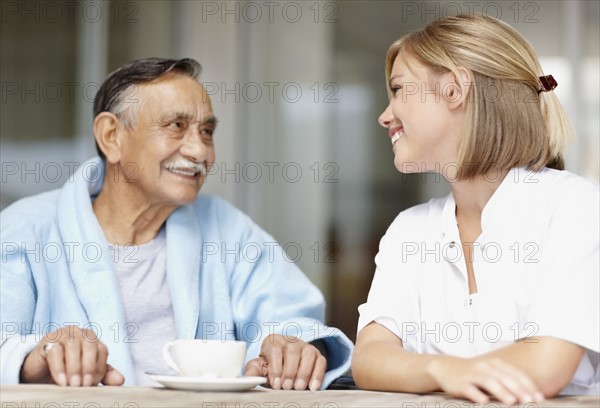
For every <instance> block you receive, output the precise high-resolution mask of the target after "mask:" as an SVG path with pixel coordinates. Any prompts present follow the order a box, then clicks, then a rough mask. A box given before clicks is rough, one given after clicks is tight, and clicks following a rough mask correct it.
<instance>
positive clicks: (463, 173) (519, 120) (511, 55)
mask: <svg viewBox="0 0 600 408" xmlns="http://www.w3.org/2000/svg"><path fill="white" fill-rule="evenodd" d="M398 55H402V56H405V57H413V58H415V59H416V60H418V61H419V62H420V63H422V64H423V65H425V66H426V67H428V68H429V69H430V70H431V71H432V72H433V73H434V74H442V73H447V72H453V73H454V74H455V75H456V78H460V76H459V74H458V69H457V68H458V67H464V68H466V69H467V70H468V71H469V72H470V73H471V75H472V77H473V78H472V82H473V83H472V84H471V86H470V89H469V91H468V94H467V95H466V96H467V99H466V100H467V111H466V121H465V127H464V132H465V136H464V138H463V140H462V142H461V144H460V146H459V151H458V163H457V164H458V166H459V168H460V170H459V174H458V179H466V178H471V177H474V176H478V175H483V174H486V173H488V172H490V171H494V170H497V169H507V168H513V167H527V168H529V169H531V170H534V171H537V170H540V169H541V168H543V167H550V168H555V169H559V170H563V169H564V159H563V153H564V150H565V147H566V144H567V141H568V140H569V138H570V137H571V136H572V134H573V128H572V127H571V124H570V123H569V119H568V118H567V115H566V113H565V111H564V109H563V107H562V106H561V104H560V102H559V101H558V98H557V97H556V95H555V93H554V92H540V89H541V88H542V86H541V84H540V79H539V77H540V76H543V75H544V73H543V72H542V68H541V66H540V63H539V60H538V58H537V56H536V54H535V52H534V50H533V48H532V47H531V45H530V44H529V43H528V42H527V40H525V39H524V38H523V37H522V36H521V35H520V34H519V33H518V32H517V31H515V30H514V29H513V28H512V27H510V26H509V25H508V24H506V23H504V22H502V21H500V20H497V19H494V18H491V17H487V16H484V15H480V14H468V15H465V14H463V15H458V16H455V17H443V18H440V19H438V20H436V21H434V22H433V23H431V24H430V25H428V26H427V27H425V28H424V29H423V30H420V31H417V32H414V33H411V34H408V35H406V36H404V37H402V38H401V39H399V40H398V41H396V42H394V43H393V44H392V45H391V47H390V48H389V50H388V53H387V60H386V68H385V72H386V83H389V78H390V75H391V71H392V66H393V64H394V61H395V60H396V57H397V56H398Z"/></svg>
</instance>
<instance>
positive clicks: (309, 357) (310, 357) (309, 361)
mask: <svg viewBox="0 0 600 408" xmlns="http://www.w3.org/2000/svg"><path fill="white" fill-rule="evenodd" d="M320 355H321V353H319V350H317V349H316V347H314V346H311V345H310V344H305V346H304V347H303V348H302V351H301V354H300V364H299V365H298V372H297V373H296V381H295V382H294V389H295V390H298V391H300V390H305V389H306V386H307V385H308V383H309V381H310V378H311V375H312V372H313V369H314V368H315V363H316V362H317V357H319V356H320Z"/></svg>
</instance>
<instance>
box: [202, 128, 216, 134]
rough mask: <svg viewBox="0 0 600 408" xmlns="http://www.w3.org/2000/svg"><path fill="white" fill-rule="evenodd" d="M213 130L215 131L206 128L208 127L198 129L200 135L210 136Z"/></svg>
mask: <svg viewBox="0 0 600 408" xmlns="http://www.w3.org/2000/svg"><path fill="white" fill-rule="evenodd" d="M214 132H215V130H214V129H208V128H206V129H200V134H201V135H207V136H212V135H213V133H214Z"/></svg>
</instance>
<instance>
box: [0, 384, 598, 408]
mask: <svg viewBox="0 0 600 408" xmlns="http://www.w3.org/2000/svg"><path fill="white" fill-rule="evenodd" d="M0 401H1V405H2V408H26V407H33V408H98V407H111V408H142V407H201V408H300V407H302V408H304V407H306V408H342V407H357V408H358V407H361V408H379V407H382V408H383V407H394V408H478V407H479V408H500V407H501V406H502V405H501V404H500V403H497V402H490V403H488V404H479V405H478V404H475V403H471V402H468V401H464V400H456V399H451V398H448V397H447V396H445V395H444V394H429V395H415V394H401V393H384V392H371V391H318V392H310V391H273V390H269V389H263V388H257V389H254V390H250V391H246V392H193V391H176V390H169V389H165V388H149V387H81V388H62V387H58V386H56V385H38V384H36V385H8V386H1V387H0ZM537 407H544V408H551V407H552V408H554V407H556V408H559V407H565V408H566V407H569V408H578V407H586V408H599V407H600V398H598V397H561V398H555V399H551V400H547V401H545V402H544V403H542V404H535V403H529V404H522V405H520V406H519V408H537Z"/></svg>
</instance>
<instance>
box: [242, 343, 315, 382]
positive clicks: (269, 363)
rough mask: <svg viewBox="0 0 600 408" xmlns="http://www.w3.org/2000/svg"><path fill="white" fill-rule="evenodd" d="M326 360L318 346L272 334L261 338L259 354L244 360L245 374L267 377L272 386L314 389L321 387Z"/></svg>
mask: <svg viewBox="0 0 600 408" xmlns="http://www.w3.org/2000/svg"><path fill="white" fill-rule="evenodd" d="M326 370H327V360H326V359H325V357H323V355H322V354H321V353H320V352H319V350H318V349H317V348H316V347H315V346H313V345H310V344H308V343H306V342H304V341H302V340H300V339H298V338H296V337H284V336H282V335H280V334H271V335H269V336H268V337H267V338H265V340H264V341H263V344H262V346H261V349H260V355H259V356H258V358H255V359H253V360H250V361H249V362H248V364H246V369H245V371H244V375H256V376H262V377H268V378H269V384H270V385H271V387H272V388H273V389H274V390H279V389H284V390H291V389H295V390H305V389H306V388H307V387H308V388H310V390H311V391H316V390H318V389H319V388H320V387H321V383H322V382H323V377H324V376H325V371H326Z"/></svg>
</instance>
